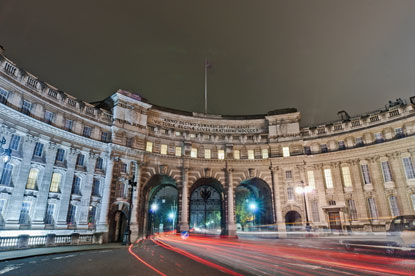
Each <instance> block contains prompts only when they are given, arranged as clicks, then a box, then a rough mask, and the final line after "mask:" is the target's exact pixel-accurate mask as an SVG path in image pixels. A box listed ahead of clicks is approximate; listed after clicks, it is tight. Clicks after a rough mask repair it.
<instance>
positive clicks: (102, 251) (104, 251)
mask: <svg viewBox="0 0 415 276" xmlns="http://www.w3.org/2000/svg"><path fill="white" fill-rule="evenodd" d="M111 251H112V250H101V251H98V252H100V253H106V252H111Z"/></svg>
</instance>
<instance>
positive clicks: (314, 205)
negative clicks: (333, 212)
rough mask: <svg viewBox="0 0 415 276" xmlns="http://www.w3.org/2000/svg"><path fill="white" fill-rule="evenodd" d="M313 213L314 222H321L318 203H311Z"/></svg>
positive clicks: (314, 201)
mask: <svg viewBox="0 0 415 276" xmlns="http://www.w3.org/2000/svg"><path fill="white" fill-rule="evenodd" d="M311 213H312V215H313V222H320V214H319V212H318V202H317V200H313V201H312V202H311Z"/></svg>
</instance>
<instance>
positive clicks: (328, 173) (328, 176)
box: [324, 169, 333, 189]
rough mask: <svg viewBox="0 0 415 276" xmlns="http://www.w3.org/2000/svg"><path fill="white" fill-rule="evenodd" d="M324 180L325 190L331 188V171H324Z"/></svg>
mask: <svg viewBox="0 0 415 276" xmlns="http://www.w3.org/2000/svg"><path fill="white" fill-rule="evenodd" d="M324 178H325V180H326V188H327V189H332V188H333V178H332V177H331V169H324Z"/></svg>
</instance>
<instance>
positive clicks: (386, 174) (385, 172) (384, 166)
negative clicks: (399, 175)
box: [381, 161, 392, 182]
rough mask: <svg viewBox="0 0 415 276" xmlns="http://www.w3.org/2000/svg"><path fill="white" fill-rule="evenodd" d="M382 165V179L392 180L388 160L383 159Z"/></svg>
mask: <svg viewBox="0 0 415 276" xmlns="http://www.w3.org/2000/svg"><path fill="white" fill-rule="evenodd" d="M381 165H382V172H383V180H384V181H385V182H391V181H392V175H391V171H390V167H389V162H388V161H385V162H382V163H381Z"/></svg>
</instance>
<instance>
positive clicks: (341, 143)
mask: <svg viewBox="0 0 415 276" xmlns="http://www.w3.org/2000/svg"><path fill="white" fill-rule="evenodd" d="M338 144H339V150H344V149H346V146H345V145H344V141H339V142H338Z"/></svg>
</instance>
